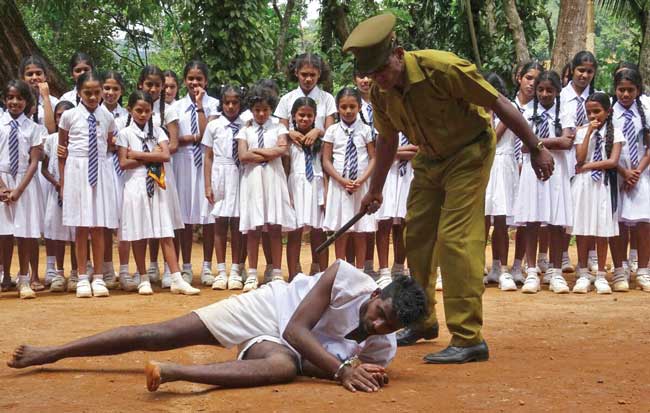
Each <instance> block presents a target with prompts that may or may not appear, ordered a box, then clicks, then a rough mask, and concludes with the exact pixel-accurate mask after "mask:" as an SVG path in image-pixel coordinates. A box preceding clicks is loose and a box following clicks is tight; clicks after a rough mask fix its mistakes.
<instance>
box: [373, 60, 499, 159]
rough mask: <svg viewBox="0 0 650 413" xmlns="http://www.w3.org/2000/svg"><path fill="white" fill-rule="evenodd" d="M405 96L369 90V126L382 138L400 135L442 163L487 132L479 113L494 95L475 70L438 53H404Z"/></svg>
mask: <svg viewBox="0 0 650 413" xmlns="http://www.w3.org/2000/svg"><path fill="white" fill-rule="evenodd" d="M404 65H405V72H406V73H405V77H406V78H405V84H404V92H403V93H400V92H399V91H398V90H396V89H394V88H393V89H390V90H381V89H380V88H379V86H378V85H377V84H373V85H372V89H371V91H370V100H371V102H372V106H373V110H374V126H375V128H376V129H377V130H378V132H379V136H381V135H393V134H397V133H398V132H403V133H404V134H405V135H406V136H408V138H409V140H410V141H411V143H413V144H415V145H418V146H419V148H420V151H421V152H422V154H423V155H426V156H427V157H429V158H432V159H445V158H448V157H449V156H451V155H453V154H454V153H456V152H457V151H458V150H460V149H461V148H462V147H464V146H466V145H468V144H470V143H472V142H473V141H474V140H476V139H477V138H478V136H479V135H480V134H481V133H482V132H484V131H486V130H490V116H489V115H488V113H487V112H486V111H485V109H484V108H483V107H489V106H492V104H494V102H495V101H496V99H497V97H498V95H499V94H498V92H497V91H496V89H494V88H493V87H492V86H491V85H490V84H489V83H488V82H487V81H486V80H485V79H484V78H483V76H481V75H480V74H479V73H478V71H477V70H476V66H475V65H474V64H472V63H470V62H468V61H467V60H463V59H461V58H459V57H458V56H456V55H455V54H453V53H449V52H444V51H438V50H420V51H415V52H405V54H404Z"/></svg>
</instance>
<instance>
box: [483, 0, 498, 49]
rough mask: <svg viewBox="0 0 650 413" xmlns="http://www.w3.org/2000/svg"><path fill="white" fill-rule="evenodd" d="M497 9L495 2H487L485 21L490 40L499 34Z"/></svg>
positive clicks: (492, 0)
mask: <svg viewBox="0 0 650 413" xmlns="http://www.w3.org/2000/svg"><path fill="white" fill-rule="evenodd" d="M496 8H497V7H496V4H495V0H486V1H485V21H486V22H487V32H488V36H490V40H492V39H494V37H495V36H496V34H497V18H496Z"/></svg>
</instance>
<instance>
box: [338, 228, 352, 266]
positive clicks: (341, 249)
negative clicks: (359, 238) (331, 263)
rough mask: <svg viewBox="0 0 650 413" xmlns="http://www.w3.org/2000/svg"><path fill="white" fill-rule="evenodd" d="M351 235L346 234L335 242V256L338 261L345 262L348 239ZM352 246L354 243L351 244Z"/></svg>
mask: <svg viewBox="0 0 650 413" xmlns="http://www.w3.org/2000/svg"><path fill="white" fill-rule="evenodd" d="M349 236H350V234H349V233H345V234H343V235H341V236H340V237H338V238H337V239H336V241H334V254H335V255H336V259H337V260H345V259H346V257H347V252H348V249H349V248H348V238H349ZM350 244H352V242H350Z"/></svg>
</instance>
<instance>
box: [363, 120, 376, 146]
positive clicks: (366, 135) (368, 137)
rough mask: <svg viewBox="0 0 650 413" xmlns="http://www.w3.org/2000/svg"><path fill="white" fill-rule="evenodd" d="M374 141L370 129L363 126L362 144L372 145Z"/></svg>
mask: <svg viewBox="0 0 650 413" xmlns="http://www.w3.org/2000/svg"><path fill="white" fill-rule="evenodd" d="M374 141H375V140H374V137H373V136H372V129H371V128H370V126H368V125H365V127H364V128H363V142H364V143H365V144H366V145H368V144H369V143H373V142H374Z"/></svg>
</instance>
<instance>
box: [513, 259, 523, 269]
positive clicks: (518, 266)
mask: <svg viewBox="0 0 650 413" xmlns="http://www.w3.org/2000/svg"><path fill="white" fill-rule="evenodd" d="M512 268H513V269H521V260H520V259H518V258H515V261H514V262H513V263H512Z"/></svg>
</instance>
